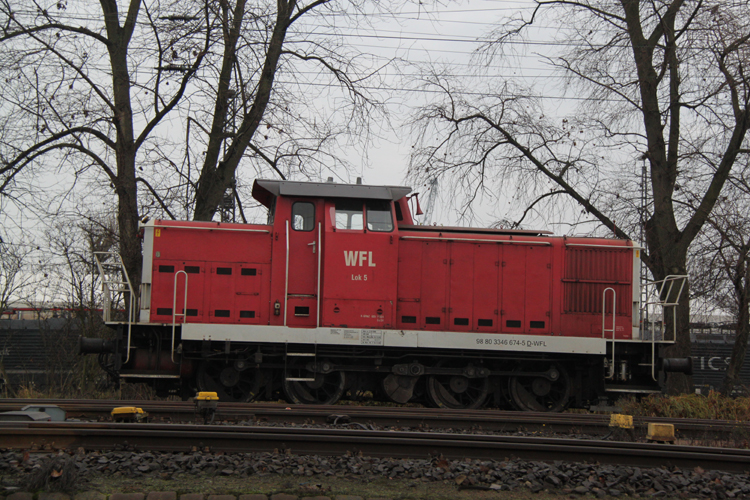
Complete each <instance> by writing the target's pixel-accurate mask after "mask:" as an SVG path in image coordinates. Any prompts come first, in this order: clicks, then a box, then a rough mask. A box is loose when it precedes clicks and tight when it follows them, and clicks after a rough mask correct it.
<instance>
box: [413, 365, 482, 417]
mask: <svg viewBox="0 0 750 500" xmlns="http://www.w3.org/2000/svg"><path fill="white" fill-rule="evenodd" d="M436 366H437V367H440V366H448V364H447V363H444V362H442V361H440V362H438V364H437V365H436ZM489 387H490V384H489V379H488V378H487V377H483V378H467V377H464V376H461V375H430V376H429V377H428V378H427V398H428V399H429V401H430V403H431V404H432V406H435V407H436V408H450V409H455V410H462V409H474V408H479V407H481V406H482V405H483V404H484V402H485V400H486V399H487V394H488V393H489Z"/></svg>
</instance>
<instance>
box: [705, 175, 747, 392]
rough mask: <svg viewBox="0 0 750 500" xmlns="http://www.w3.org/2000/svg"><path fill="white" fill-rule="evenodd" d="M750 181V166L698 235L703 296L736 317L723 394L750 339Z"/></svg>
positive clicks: (728, 189) (732, 382)
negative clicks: (749, 172)
mask: <svg viewBox="0 0 750 500" xmlns="http://www.w3.org/2000/svg"><path fill="white" fill-rule="evenodd" d="M748 206H750V179H749V178H748V169H747V167H746V168H745V169H744V170H742V171H739V172H737V173H735V174H733V175H732V177H730V179H729V183H728V186H727V187H726V188H725V192H724V194H723V195H722V196H721V197H720V198H719V200H718V202H717V204H716V207H715V208H714V210H713V212H712V213H711V216H710V217H709V219H708V221H707V224H706V227H705V228H704V230H703V231H702V233H701V235H700V236H699V237H698V239H697V241H696V244H695V250H694V254H695V255H694V257H693V259H692V260H693V265H694V266H696V267H697V268H698V269H697V270H696V272H695V273H694V274H695V275H696V277H697V279H696V283H695V285H694V288H695V289H696V291H700V292H702V293H700V294H696V295H699V299H700V300H701V301H703V302H705V303H707V304H709V305H712V306H713V307H716V308H719V310H722V311H725V312H728V313H730V314H731V315H732V316H733V319H734V321H735V336H734V347H733V348H732V354H731V356H730V358H729V364H728V366H727V371H726V375H725V377H724V380H723V382H722V385H721V388H720V390H721V392H722V393H723V394H726V395H729V394H731V392H732V391H733V390H734V388H735V387H736V386H737V385H738V384H742V380H741V379H740V369H741V368H742V365H743V364H744V362H745V359H746V353H747V344H748V340H750V229H749V227H750V217H749V216H748Z"/></svg>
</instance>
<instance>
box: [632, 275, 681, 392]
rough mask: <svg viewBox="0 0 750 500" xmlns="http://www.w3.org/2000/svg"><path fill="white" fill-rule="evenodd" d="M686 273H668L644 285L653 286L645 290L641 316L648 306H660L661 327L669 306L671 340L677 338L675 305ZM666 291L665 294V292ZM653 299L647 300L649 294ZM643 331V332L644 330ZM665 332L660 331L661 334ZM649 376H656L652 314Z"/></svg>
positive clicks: (678, 302) (654, 329)
mask: <svg viewBox="0 0 750 500" xmlns="http://www.w3.org/2000/svg"><path fill="white" fill-rule="evenodd" d="M687 278H688V277H687V275H686V274H670V275H668V276H666V277H665V278H664V279H662V280H657V281H652V282H650V283H646V287H649V286H650V287H653V289H652V291H651V292H648V290H647V291H646V297H647V300H646V302H644V303H643V304H641V318H642V317H643V312H644V311H645V312H646V315H647V316H648V308H649V306H659V307H661V319H662V328H663V327H664V325H665V324H666V321H665V320H666V315H667V313H666V311H665V309H666V308H668V307H670V308H672V328H673V330H672V339H673V341H676V340H677V306H678V305H679V304H680V297H681V296H682V291H683V290H684V289H685V283H686V282H687ZM677 285H679V289H678V290H677V293H676V295H674V297H673V298H671V301H670V297H672V294H673V292H674V291H675V287H676V286H677ZM665 292H666V294H665ZM654 295H655V297H656V298H655V300H648V297H649V296H654ZM641 324H643V321H641ZM644 333H645V332H644ZM664 333H666V332H663V331H662V336H664V335H663V334H664ZM641 337H643V336H641ZM651 378H652V379H654V380H657V378H656V317H655V315H654V317H653V319H652V320H651Z"/></svg>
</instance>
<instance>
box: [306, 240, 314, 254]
mask: <svg viewBox="0 0 750 500" xmlns="http://www.w3.org/2000/svg"><path fill="white" fill-rule="evenodd" d="M310 245H312V247H313V253H315V241H313V242H312V243H308V244H307V246H310Z"/></svg>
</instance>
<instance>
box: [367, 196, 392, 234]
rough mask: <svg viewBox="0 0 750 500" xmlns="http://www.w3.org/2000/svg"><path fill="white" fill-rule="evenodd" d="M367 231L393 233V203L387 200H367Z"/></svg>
mask: <svg viewBox="0 0 750 500" xmlns="http://www.w3.org/2000/svg"><path fill="white" fill-rule="evenodd" d="M366 206H367V229H368V230H369V231H382V232H390V231H393V216H392V215H391V203H390V202H389V201H386V200H367V203H366Z"/></svg>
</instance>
